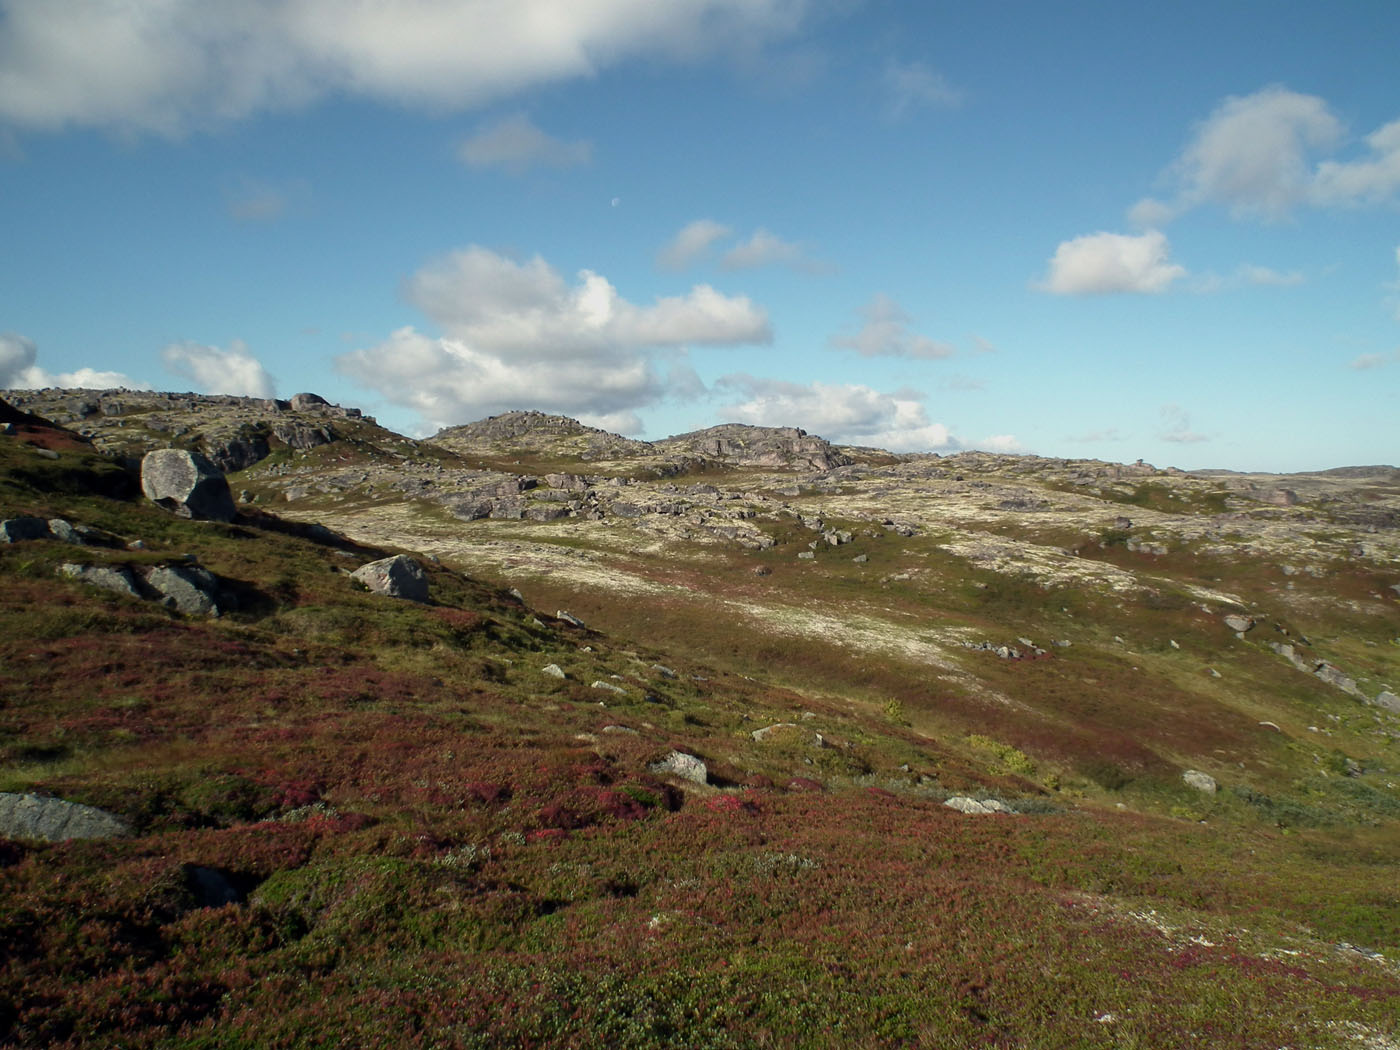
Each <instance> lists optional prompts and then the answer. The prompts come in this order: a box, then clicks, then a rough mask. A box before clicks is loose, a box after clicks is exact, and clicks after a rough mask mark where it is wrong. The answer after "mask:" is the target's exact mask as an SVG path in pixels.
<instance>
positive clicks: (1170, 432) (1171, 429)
mask: <svg viewBox="0 0 1400 1050" xmlns="http://www.w3.org/2000/svg"><path fill="white" fill-rule="evenodd" d="M1157 436H1158V437H1159V438H1161V439H1162V440H1163V441H1171V442H1175V443H1177V444H1182V445H1192V444H1196V443H1197V442H1200V441H1209V440H1210V435H1209V434H1201V433H1198V432H1197V431H1194V430H1192V429H1191V417H1190V416H1189V415H1187V413H1186V410H1185V409H1184V408H1182V407H1181V406H1180V405H1163V406H1162V430H1161V431H1160V432H1159V433H1158V434H1157Z"/></svg>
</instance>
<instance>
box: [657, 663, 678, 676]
mask: <svg viewBox="0 0 1400 1050" xmlns="http://www.w3.org/2000/svg"><path fill="white" fill-rule="evenodd" d="M651 669H652V670H653V671H655V672H656V673H657V674H659V675H660V676H661V677H662V678H675V677H676V672H675V671H673V670H671V669H670V668H669V667H667V666H666V665H665V664H652V665H651Z"/></svg>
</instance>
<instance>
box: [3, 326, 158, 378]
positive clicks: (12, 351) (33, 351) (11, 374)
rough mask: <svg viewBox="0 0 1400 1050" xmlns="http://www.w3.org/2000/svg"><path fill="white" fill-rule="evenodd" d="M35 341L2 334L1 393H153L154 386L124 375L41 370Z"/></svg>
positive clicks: (78, 369)
mask: <svg viewBox="0 0 1400 1050" xmlns="http://www.w3.org/2000/svg"><path fill="white" fill-rule="evenodd" d="M38 358H39V348H38V347H37V346H36V345H35V344H34V340H32V339H30V338H28V337H27V336H23V335H19V334H17V333H15V332H0V390H42V389H44V388H45V387H60V388H63V389H67V390H115V389H118V388H122V387H124V388H126V389H127V390H149V389H150V386H149V385H148V384H146V383H142V382H139V381H138V380H135V379H132V378H130V377H129V376H126V375H123V374H122V373H121V372H108V371H103V370H101V369H96V368H87V367H83V368H77V369H74V370H73V371H72V372H58V373H53V372H47V371H45V370H44V369H42V368H40V367H39V364H38Z"/></svg>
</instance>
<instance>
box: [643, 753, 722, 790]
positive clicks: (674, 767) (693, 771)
mask: <svg viewBox="0 0 1400 1050" xmlns="http://www.w3.org/2000/svg"><path fill="white" fill-rule="evenodd" d="M647 768H648V769H649V770H651V771H652V772H653V773H659V774H661V775H663V776H666V775H670V776H677V777H680V778H681V779H682V780H689V781H691V782H693V783H696V784H705V783H708V781H709V779H710V771H709V770H708V769H706V768H705V763H704V762H702V761H701V760H700V759H698V758H696V757H695V756H694V755H688V754H686V753H685V752H684V751H672V752H670V753H669V754H668V755H667V756H666V757H665V758H663V759H661V760H660V761H659V762H653V763H651V765H649V766H647Z"/></svg>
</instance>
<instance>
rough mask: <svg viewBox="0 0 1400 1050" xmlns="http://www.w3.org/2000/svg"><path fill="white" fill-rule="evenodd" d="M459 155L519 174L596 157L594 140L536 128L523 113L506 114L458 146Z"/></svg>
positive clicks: (464, 160) (465, 160)
mask: <svg viewBox="0 0 1400 1050" xmlns="http://www.w3.org/2000/svg"><path fill="white" fill-rule="evenodd" d="M457 156H458V157H459V158H460V159H461V161H462V163H463V164H465V165H466V166H467V167H469V168H478V169H479V168H502V169H504V170H505V171H508V172H510V173H512V174H515V175H519V174H521V173H523V172H525V171H528V170H529V169H530V168H535V167H549V168H572V167H577V166H578V165H580V164H587V163H588V162H589V161H590V160H592V159H593V143H591V142H587V141H584V140H578V141H574V142H565V141H564V140H563V139H557V138H554V137H553V136H551V135H547V134H545V133H544V132H543V131H541V130H540V129H539V128H537V127H536V126H535V124H534V122H533V121H531V120H530V118H529V117H528V116H526V115H525V114H523V113H517V114H515V115H514V116H510V117H505V118H504V119H502V120H499V121H497V122H496V123H494V124H492V125H490V126H489V127H482V128H479V129H478V130H477V132H476V134H474V135H472V136H471V138H469V139H467V140H465V141H464V142H463V143H462V144H461V145H460V146H459V147H458V148H457Z"/></svg>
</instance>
